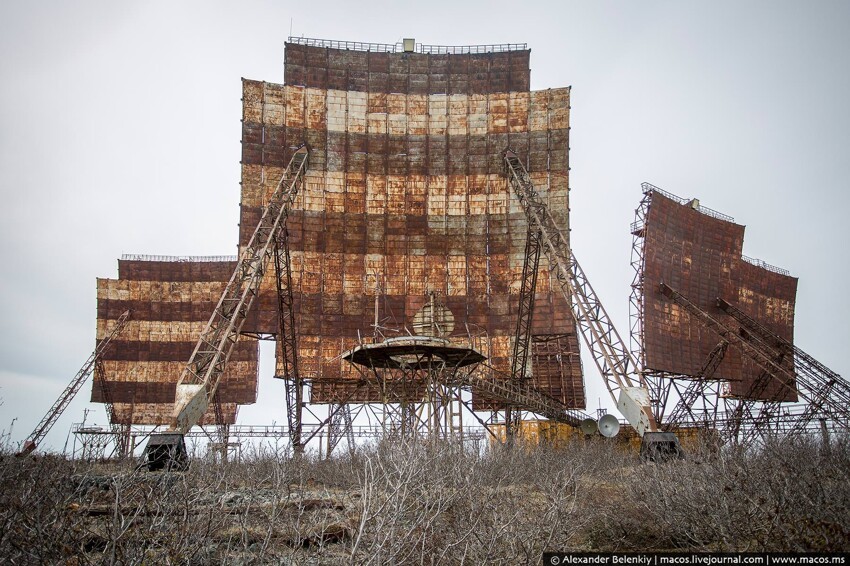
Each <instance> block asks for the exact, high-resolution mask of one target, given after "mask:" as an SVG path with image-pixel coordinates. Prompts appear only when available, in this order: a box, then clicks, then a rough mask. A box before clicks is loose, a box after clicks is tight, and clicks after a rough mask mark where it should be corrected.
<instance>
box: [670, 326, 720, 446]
mask: <svg viewBox="0 0 850 566" xmlns="http://www.w3.org/2000/svg"><path fill="white" fill-rule="evenodd" d="M728 348H729V342H727V341H725V340H721V341H720V342H718V343H717V345H716V346H715V347H714V349H712V351H711V353H709V355H708V358H707V359H706V361H705V364H703V367H702V370H701V371H700V374H699V375H698V376H696V377H694V378H693V379H692V380H690V382H689V383H688V385H687V387H685V388H684V389H680V388H679V385H678V384H677V383H676V382H675V381H674V380H672V379H667V381H668V382H669V383H671V384H673V386H674V387H675V388H676V393H677V394H678V395H679V402H678V403H676V406H675V407H674V408H673V411H671V412H670V417H669V418H667V419H666V420H665V421H664V423H665V427H664V428H665V429H667V430H670V429H671V428H674V427H677V426H681V425H682V424H683V423H685V422H687V423H689V424H694V425H703V426H704V425H706V424H708V425H713V423H714V422H715V421H716V418H717V408H718V407H717V402H716V401H715V402H714V403H713V405H712V407H711V408H709V407H708V406H707V405H708V404H707V403H706V402H705V401H706V400H708V399H709V398H710V397H711V395H710V393H712V392H713V393H715V395H716V393H717V387H718V383H717V381H716V380H714V381H713V380H712V379H711V378H712V377H713V376H714V372H715V371H717V368H718V367H720V362H722V361H723V358H724V356H725V355H726V350H727V349H728ZM714 398H715V399H716V396H714ZM700 399H702V400H704V402H703V403H702V407H703V414H702V415H697V414H696V413H695V412H694V409H695V407H697V406H698V404H697V402H698V401H699V400H700ZM711 409H713V410H711ZM686 417H687V418H686Z"/></svg>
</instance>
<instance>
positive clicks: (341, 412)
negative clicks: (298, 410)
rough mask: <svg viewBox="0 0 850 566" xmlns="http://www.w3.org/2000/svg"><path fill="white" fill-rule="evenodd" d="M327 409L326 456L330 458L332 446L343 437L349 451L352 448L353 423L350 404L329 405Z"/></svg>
mask: <svg viewBox="0 0 850 566" xmlns="http://www.w3.org/2000/svg"><path fill="white" fill-rule="evenodd" d="M328 411H329V413H330V415H331V417H330V422H329V423H328V447H327V454H326V456H327V457H328V458H330V457H331V454H332V453H333V451H334V448H336V447H337V445H338V444H339V442H340V440H342V439H343V438H345V439H346V440H347V441H348V450H349V452H350V451H352V450H354V425H353V421H352V418H351V406H350V405H348V404H347V403H342V404H338V405H329V406H328ZM299 425H300V423H299ZM299 428H300V426H299ZM290 440H291V437H290Z"/></svg>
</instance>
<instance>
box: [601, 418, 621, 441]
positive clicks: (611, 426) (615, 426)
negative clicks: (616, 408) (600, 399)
mask: <svg viewBox="0 0 850 566" xmlns="http://www.w3.org/2000/svg"><path fill="white" fill-rule="evenodd" d="M618 432H620V421H618V420H617V417H615V416H614V415H605V416H604V417H602V418H601V419H599V434H601V435H602V436H604V437H605V438H613V437H615V436H617V433H618Z"/></svg>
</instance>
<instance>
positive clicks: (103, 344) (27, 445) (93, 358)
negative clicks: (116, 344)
mask: <svg viewBox="0 0 850 566" xmlns="http://www.w3.org/2000/svg"><path fill="white" fill-rule="evenodd" d="M129 318H130V311H129V310H127V311H124V312H123V313H122V314H121V316H119V317H118V319H117V320H116V321H115V326H113V327H112V330H111V331H110V332H109V333H108V334H107V335H106V337H105V338H104V339H103V340H101V341H100V342H99V343H98V344H97V346H96V347H95V349H94V351H93V352H92V353H91V355H90V356H89V357H88V359H87V360H86V361H85V363H84V364H83V367H81V368H80V370H79V371H78V372H77V374H76V375H75V376H74V377H73V378H72V379H71V383H69V384H68V386H67V387H65V390H64V391H62V393H61V394H60V395H59V398H58V399H56V402H54V403H53V406H51V407H50V409H49V410H48V411H47V414H45V415H44V417H42V419H41V422H39V423H38V425H37V426H36V427H35V430H33V431H32V432H31V433H30V435H29V436H28V437H27V438H26V440H24V444H23V446H22V448H21V450H20V452H18V453H17V456H26V455H27V454H29V453H31V452H32V451H33V450H35V449H36V448H37V447H38V445H39V443H40V442H41V441H42V440H44V437H45V436H47V433H48V432H50V429H51V428H53V425H54V424H56V421H57V420H58V419H59V417H60V416H62V413H63V412H64V411H65V409H66V408H67V407H68V404H69V403H70V402H71V401H72V400H73V399H74V397H76V395H77V393H78V392H79V391H80V388H81V387H82V386H83V383H85V381H86V378H88V376H89V374H90V373H92V371H94V370H95V368H96V365H97V363H98V362H99V361H100V357H101V356H102V355H103V353H104V352H106V350H107V348H109V344H110V343H111V342H112V340H113V339H114V338H115V337H116V336H118V335H119V334H120V333H121V331H122V330H124V327H125V326H126V324H127V320H128V319H129ZM104 383H105V382H104V381H103V380H101V384H104ZM107 404H108V405H109V407H108V409H107V414H108V416H109V417H110V418H109V422H110V423H111V422H112V415H111V410H112V405H111V403H107Z"/></svg>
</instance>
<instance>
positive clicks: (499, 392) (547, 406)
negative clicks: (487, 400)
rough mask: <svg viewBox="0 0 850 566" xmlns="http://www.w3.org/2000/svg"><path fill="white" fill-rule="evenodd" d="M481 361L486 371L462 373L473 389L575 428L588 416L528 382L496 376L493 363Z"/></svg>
mask: <svg viewBox="0 0 850 566" xmlns="http://www.w3.org/2000/svg"><path fill="white" fill-rule="evenodd" d="M481 365H483V366H484V368H485V369H486V371H481V370H479V371H476V372H471V373H469V374H468V375H467V376H466V377H465V383H467V384H468V385H470V386H471V387H472V388H473V389H477V390H479V391H482V392H484V393H487V394H488V395H489V396H491V397H495V398H496V399H498V400H499V401H502V402H504V403H507V404H510V405H512V406H515V407H519V408H520V409H524V410H527V411H531V412H532V413H537V414H538V415H543V416H544V417H546V418H547V419H551V420H553V421H558V422H561V423H566V424H568V425H570V426H573V427H576V428H579V427H580V426H581V421H582V420H584V419H586V418H587V415H585V414H584V413H582V412H581V411H577V410H575V409H571V408H569V407H567V406H566V405H564V404H563V403H561V402H560V401H558V400H557V399H554V398H553V397H550V396H549V395H546V394H545V393H542V392H540V391H538V390H537V389H535V388H534V387H532V386H531V385H530V384H529V383H528V382H523V383H520V382H516V381H513V380H511V379H501V378H498V377H496V374H497V371H496V370H495V369H493V367H492V366H489V365H486V364H481Z"/></svg>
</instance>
